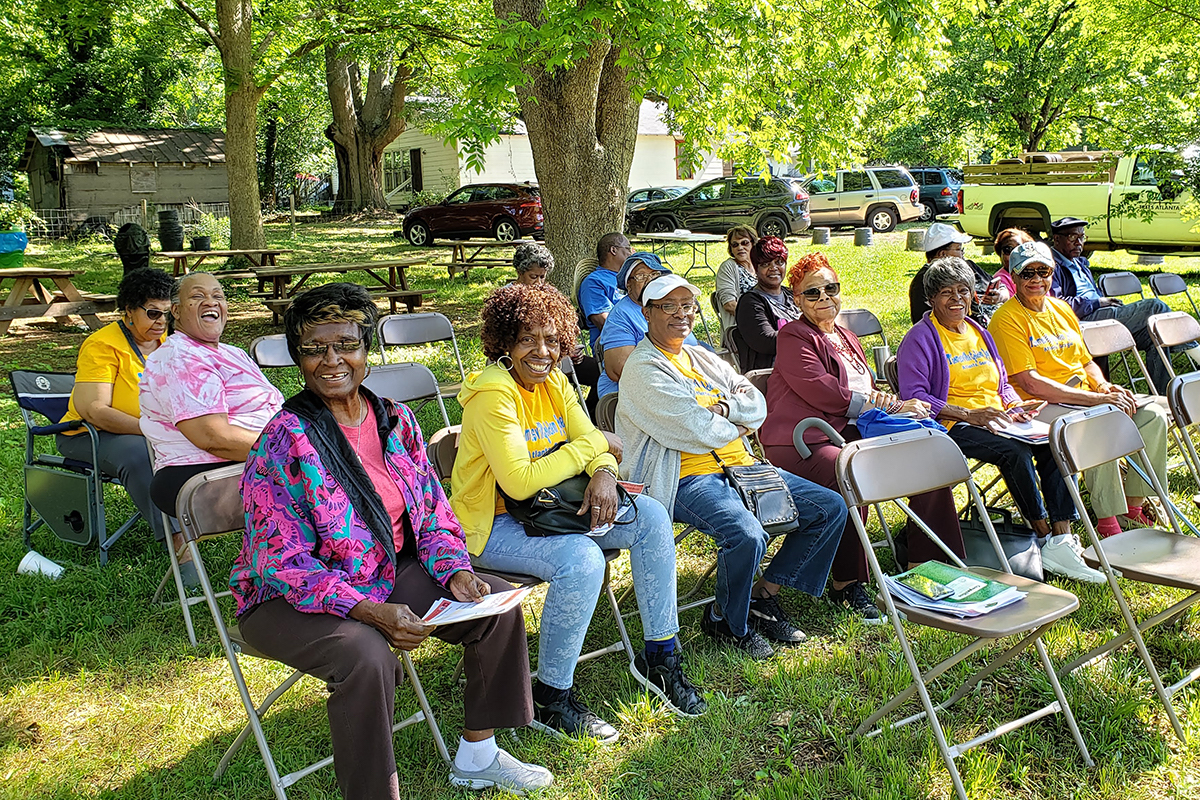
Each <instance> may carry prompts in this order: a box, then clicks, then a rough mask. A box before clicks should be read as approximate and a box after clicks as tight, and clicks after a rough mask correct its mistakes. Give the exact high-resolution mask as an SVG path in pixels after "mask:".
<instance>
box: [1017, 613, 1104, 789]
mask: <svg viewBox="0 0 1200 800" xmlns="http://www.w3.org/2000/svg"><path fill="white" fill-rule="evenodd" d="M1033 646H1034V647H1035V648H1036V649H1037V654H1038V658H1039V659H1040V660H1041V662H1042V669H1043V670H1045V672H1046V678H1047V679H1048V680H1049V681H1050V688H1052V689H1053V690H1054V696H1055V697H1056V698H1057V699H1058V707H1059V710H1060V711H1062V713H1063V717H1064V718H1065V719H1066V720H1067V727H1068V728H1070V730H1071V738H1072V739H1074V740H1075V746H1076V747H1077V748H1079V755H1081V756H1083V763H1084V764H1085V765H1087V767H1088V768H1089V769H1090V768H1092V767H1094V766H1096V762H1095V761H1092V754H1091V753H1089V752H1088V748H1087V745H1086V744H1085V743H1084V741H1083V734H1082V733H1080V732H1079V723H1077V722H1076V721H1075V712H1074V711H1072V710H1071V704H1070V703H1068V702H1067V695H1066V693H1065V692H1064V691H1063V688H1062V684H1061V683H1059V680H1058V676H1057V675H1055V674H1054V665H1053V664H1051V663H1050V655H1049V654H1048V653H1047V652H1046V645H1044V644H1042V639H1041V637H1040V636H1039V637H1038V638H1037V640H1036V641H1034V643H1033Z"/></svg>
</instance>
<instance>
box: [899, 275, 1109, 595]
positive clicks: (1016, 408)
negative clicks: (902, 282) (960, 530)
mask: <svg viewBox="0 0 1200 800" xmlns="http://www.w3.org/2000/svg"><path fill="white" fill-rule="evenodd" d="M923 283H924V289H925V299H926V300H927V301H928V302H929V306H930V309H931V310H930V311H927V312H925V316H924V317H922V318H921V321H920V322H918V323H917V324H916V325H915V326H913V328H912V330H910V331H909V332H908V334H907V335H906V336H905V337H904V341H903V342H901V344H900V350H899V351H898V353H897V356H896V362H897V367H898V370H897V371H898V373H899V378H900V387H899V388H900V396H901V397H904V398H906V399H914V398H915V399H917V400H924V401H925V402H927V403H929V406H930V408H931V410H932V411H933V414H934V416H935V417H937V419H939V420H941V421H942V422H943V423H944V424H945V425H946V427H947V428H949V431H950V438H951V439H953V440H954V441H955V442H956V443H957V444H958V446H959V449H961V450H962V451H963V453H964V454H965V455H967V456H969V457H970V458H977V459H979V460H980V461H983V462H986V463H988V464H994V465H995V466H996V468H997V469H999V470H1000V474H1001V475H1002V476H1003V477H1004V483H1005V485H1006V486H1007V487H1008V491H1009V493H1010V494H1012V496H1013V499H1014V500H1016V503H1017V508H1019V509H1020V510H1021V516H1023V517H1024V518H1025V521H1026V523H1027V524H1028V525H1029V526H1030V527H1032V528H1033V529H1034V530H1035V531H1037V534H1038V536H1039V538H1040V539H1041V540H1042V542H1044V544H1043V546H1042V564H1043V566H1044V567H1045V568H1046V569H1047V570H1048V571H1050V572H1054V573H1057V574H1060V575H1066V576H1067V577H1070V578H1077V579H1079V580H1086V581H1089V582H1092V583H1103V582H1104V575H1102V574H1101V573H1099V572H1097V571H1096V570H1094V569H1091V568H1090V567H1088V566H1087V564H1085V563H1083V559H1082V558H1080V556H1079V553H1078V550H1077V548H1076V545H1078V541H1079V540H1078V539H1077V538H1076V537H1075V536H1074V534H1072V533H1071V521H1072V520H1074V519H1075V518H1076V517H1077V516H1078V515H1077V514H1076V512H1075V505H1074V503H1073V502H1072V501H1071V495H1070V493H1068V492H1067V485H1066V483H1065V482H1064V481H1063V477H1062V473H1061V472H1059V469H1058V464H1056V463H1055V461H1054V455H1053V453H1051V452H1050V445H1049V444H1029V443H1027V442H1022V441H1018V440H1016V439H1010V438H1007V437H1005V436H1000V435H999V434H998V433H997V432H996V431H997V430H998V429H1000V428H1002V427H1003V426H1005V425H1008V424H1010V423H1013V422H1024V421H1026V420H1028V419H1030V416H1031V414H1036V413H1037V409H1038V408H1039V407H1041V406H1043V405H1045V404H1044V403H1042V401H1040V400H1022V399H1021V397H1020V396H1019V395H1018V394H1017V392H1016V390H1015V389H1014V388H1013V387H1012V386H1011V385H1010V384H1009V382H1008V376H1007V374H1006V373H1005V369H1004V361H1003V360H1001V358H1000V354H999V352H998V351H997V349H996V343H995V342H994V341H993V340H992V337H991V336H990V335H989V334H988V332H987V330H985V329H984V328H982V327H981V326H980V325H979V324H978V323H976V322H975V320H973V319H971V318H969V317H968V316H967V313H968V312H969V311H970V309H971V299H972V297H973V296H974V294H975V277H974V272H973V270H972V269H971V268H970V267H969V266H968V265H967V262H965V261H963V260H962V259H961V258H954V257H951V258H939V259H937V260H936V261H934V262H932V263H931V264H930V265H929V267H928V269H927V271H926V272H925V275H924V278H923ZM995 325H996V319H995V317H993V319H992V326H993V327H994V326H995ZM1035 461H1036V467H1035V465H1034V462H1035Z"/></svg>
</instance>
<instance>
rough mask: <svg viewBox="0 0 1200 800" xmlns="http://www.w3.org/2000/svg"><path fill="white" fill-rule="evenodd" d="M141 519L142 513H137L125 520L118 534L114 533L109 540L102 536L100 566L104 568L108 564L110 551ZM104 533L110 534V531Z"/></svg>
mask: <svg viewBox="0 0 1200 800" xmlns="http://www.w3.org/2000/svg"><path fill="white" fill-rule="evenodd" d="M141 518H142V512H140V511H135V512H134V513H133V516H132V517H130V518H129V519H127V520H125V524H124V525H122V526H121V527H120V528H118V529H117V532H116V533H114V534H113V535H112V536H109V537H108V538H107V539H105V538H104V537H103V535H102V536H101V538H100V565H101V566H104V565H105V564H107V563H108V551H109V550H111V549H112V547H113V545H115V544H116V543H117V540H118V539H120V538H121V537H122V536H124V535H125V533H126V532H127V531H128V530H129V529H130V528H132V527H133V524H134V523H135V522H137V521H138V520H139V519H141ZM104 533H108V531H107V530H106V531H104Z"/></svg>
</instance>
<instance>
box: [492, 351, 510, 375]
mask: <svg viewBox="0 0 1200 800" xmlns="http://www.w3.org/2000/svg"><path fill="white" fill-rule="evenodd" d="M506 358H507V359H508V364H505V363H504V359H506ZM496 363H497V364H499V365H500V367H501V369H504V370H507V371H509V372H511V371H512V368H513V360H512V357H511V356H509V355H508V353H504V354H503V355H499V356H496Z"/></svg>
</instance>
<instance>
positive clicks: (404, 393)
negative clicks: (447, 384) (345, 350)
mask: <svg viewBox="0 0 1200 800" xmlns="http://www.w3.org/2000/svg"><path fill="white" fill-rule="evenodd" d="M401 316H406V317H407V316H409V315H408V314H403V315H401ZM362 385H363V386H365V387H367V388H368V389H370V390H371V391H372V392H374V393H375V394H377V395H379V396H380V397H387V398H389V399H391V400H395V401H396V402H398V403H404V404H405V405H409V406H411V405H413V404H416V408H415V409H413V412H414V413H416V411H418V410H420V409H421V408H422V407H423V406H424V405H425V404H426V403H434V402H436V403H437V405H438V409H439V410H440V411H441V412H442V424H443V425H445V426H447V427H449V425H450V417H449V415H448V414H447V413H446V404H445V403H444V402H442V393H441V387H440V386H439V385H438V381H437V378H435V377H434V375H433V373H432V372H430V371H429V367H426V366H425V365H424V364H409V363H402V364H381V365H379V366H374V367H371V368H370V370H368V372H367V374H366V376H365V377H364V378H363V381H362Z"/></svg>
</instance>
